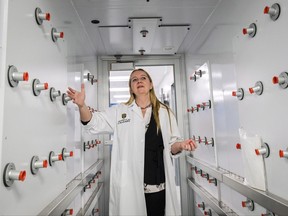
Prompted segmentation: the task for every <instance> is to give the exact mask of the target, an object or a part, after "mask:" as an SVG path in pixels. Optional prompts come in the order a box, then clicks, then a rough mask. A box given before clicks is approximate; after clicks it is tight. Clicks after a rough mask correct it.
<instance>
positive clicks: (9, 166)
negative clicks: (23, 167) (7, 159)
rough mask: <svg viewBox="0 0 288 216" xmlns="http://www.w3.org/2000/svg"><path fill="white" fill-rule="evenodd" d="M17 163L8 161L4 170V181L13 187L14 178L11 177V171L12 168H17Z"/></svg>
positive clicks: (6, 185) (6, 184) (7, 185)
mask: <svg viewBox="0 0 288 216" xmlns="http://www.w3.org/2000/svg"><path fill="white" fill-rule="evenodd" d="M15 169H16V168H15V165H14V163H8V164H6V166H5V168H4V171H3V183H4V185H5V187H11V186H12V184H13V183H14V180H13V179H10V178H9V172H10V171H11V170H15Z"/></svg>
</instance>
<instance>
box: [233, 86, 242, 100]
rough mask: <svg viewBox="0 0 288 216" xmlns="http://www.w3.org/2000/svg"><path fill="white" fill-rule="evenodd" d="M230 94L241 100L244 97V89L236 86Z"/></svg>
mask: <svg viewBox="0 0 288 216" xmlns="http://www.w3.org/2000/svg"><path fill="white" fill-rule="evenodd" d="M232 96H234V97H235V96H236V97H237V99H238V100H243V98H244V90H243V88H238V89H237V91H233V92H232Z"/></svg>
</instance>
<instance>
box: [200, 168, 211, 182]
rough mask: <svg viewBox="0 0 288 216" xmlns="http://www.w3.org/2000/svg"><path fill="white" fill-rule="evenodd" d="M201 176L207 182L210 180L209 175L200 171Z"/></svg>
mask: <svg viewBox="0 0 288 216" xmlns="http://www.w3.org/2000/svg"><path fill="white" fill-rule="evenodd" d="M200 175H201V177H202V178H206V179H207V180H209V174H208V173H204V172H203V170H200Z"/></svg>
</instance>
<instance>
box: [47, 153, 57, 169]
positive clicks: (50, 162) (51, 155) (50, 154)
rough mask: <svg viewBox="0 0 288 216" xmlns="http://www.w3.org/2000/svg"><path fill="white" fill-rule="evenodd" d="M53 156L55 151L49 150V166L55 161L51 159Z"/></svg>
mask: <svg viewBox="0 0 288 216" xmlns="http://www.w3.org/2000/svg"><path fill="white" fill-rule="evenodd" d="M53 156H55V153H54V152H53V151H50V153H49V160H48V161H49V165H50V166H53V165H54V163H55V162H54V161H53V160H52V157H53Z"/></svg>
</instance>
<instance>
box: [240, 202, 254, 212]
mask: <svg viewBox="0 0 288 216" xmlns="http://www.w3.org/2000/svg"><path fill="white" fill-rule="evenodd" d="M242 207H243V208H248V209H249V210H250V211H254V201H253V200H250V199H247V200H246V201H242Z"/></svg>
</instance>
